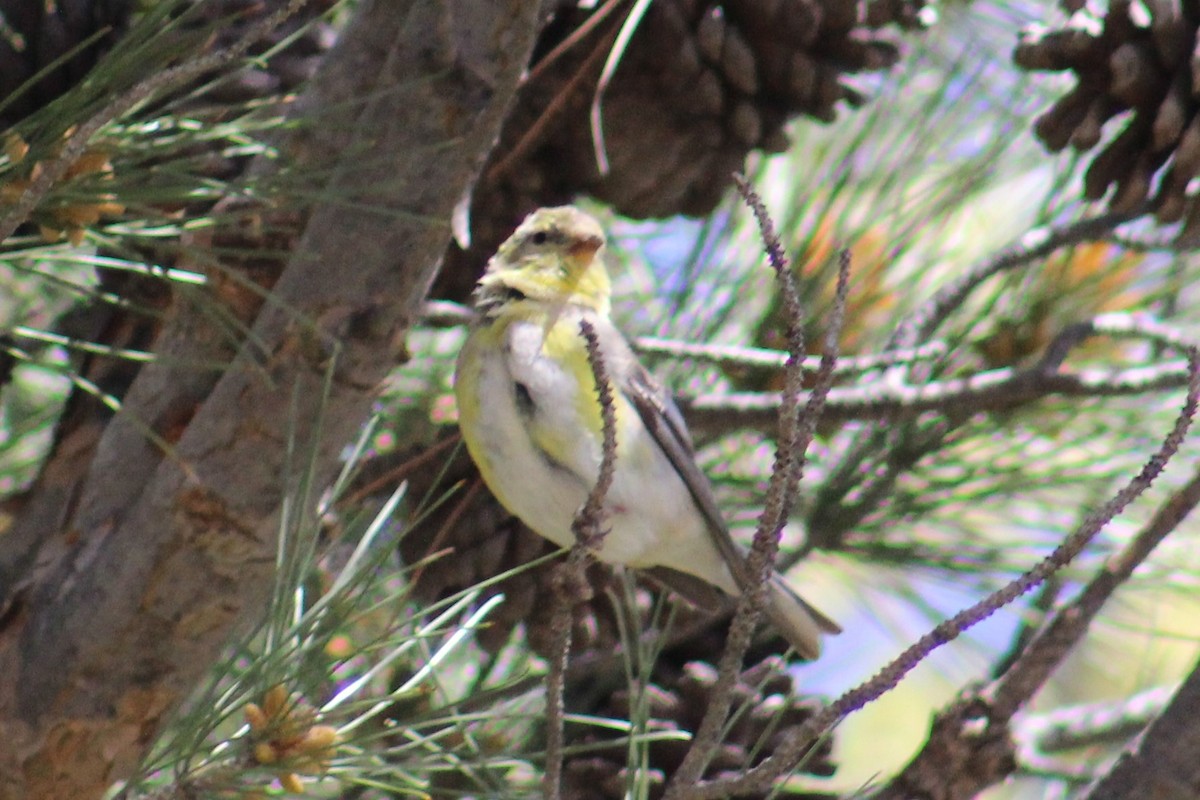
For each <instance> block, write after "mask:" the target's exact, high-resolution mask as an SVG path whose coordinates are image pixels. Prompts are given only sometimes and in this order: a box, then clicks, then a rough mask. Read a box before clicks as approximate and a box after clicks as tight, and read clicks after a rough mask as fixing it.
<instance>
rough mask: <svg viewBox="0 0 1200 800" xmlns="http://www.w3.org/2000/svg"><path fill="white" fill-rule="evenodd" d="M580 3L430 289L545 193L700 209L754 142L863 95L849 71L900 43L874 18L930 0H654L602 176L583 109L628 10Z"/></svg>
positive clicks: (770, 143) (460, 276)
mask: <svg viewBox="0 0 1200 800" xmlns="http://www.w3.org/2000/svg"><path fill="white" fill-rule="evenodd" d="M579 5H581V4H579V3H576V2H563V3H562V4H560V8H559V11H558V13H557V15H556V17H555V18H554V20H553V21H552V22H551V24H550V25H549V26H547V28H546V30H545V31H544V32H543V34H542V36H541V38H540V40H539V43H538V46H537V48H536V50H535V53H534V57H533V66H532V68H531V72H530V78H529V79H528V80H527V81H526V82H525V84H524V85H523V86H522V87H521V89H520V90H519V92H518V94H517V98H516V100H515V104H514V106H513V110H512V111H511V112H510V114H509V117H508V120H507V121H506V123H505V125H504V129H503V131H502V133H501V137H500V142H499V144H498V145H497V147H496V148H495V149H494V151H493V153H492V156H491V159H490V161H489V163H488V164H487V166H486V167H485V168H484V171H483V177H482V179H481V181H480V183H479V185H478V186H476V187H475V195H474V198H473V202H472V205H471V236H472V247H471V251H470V252H469V253H465V254H464V253H462V252H461V251H459V250H457V248H454V247H451V249H450V252H449V253H448V254H447V262H446V266H445V268H443V270H442V276H441V278H440V281H441V282H440V283H439V286H438V287H437V288H436V289H435V294H436V295H437V296H439V297H446V298H450V299H461V298H462V297H464V296H466V293H467V292H468V291H469V288H470V282H471V281H473V280H474V277H475V276H476V275H478V273H479V268H480V267H481V266H482V264H483V261H484V259H486V258H487V257H488V256H489V255H490V254H491V253H492V252H494V251H495V248H496V246H497V245H498V244H499V243H500V242H501V241H502V240H503V238H504V237H505V236H506V235H508V233H509V232H511V231H512V229H513V227H514V226H515V225H516V224H517V223H518V222H519V221H520V220H521V218H522V217H524V216H525V215H526V214H527V213H529V212H530V211H532V210H533V209H535V208H537V207H539V206H546V205H556V204H559V203H564V202H568V201H570V200H571V199H572V198H574V197H575V196H576V195H579V194H583V193H586V194H590V195H592V196H594V197H596V198H598V199H600V200H602V201H603V202H606V203H608V204H610V205H612V206H613V207H614V208H615V209H616V210H617V211H619V212H620V213H622V214H625V215H627V216H631V217H638V218H644V217H664V216H671V215H675V214H688V215H693V216H702V215H705V214H708V213H709V212H711V211H712V210H713V208H715V207H716V205H717V203H718V202H719V201H720V199H721V197H722V196H723V194H724V193H725V191H726V189H727V188H728V187H729V185H730V180H731V178H730V176H731V174H732V173H733V172H735V171H737V170H740V169H742V168H743V164H744V161H745V158H746V156H747V154H748V153H750V151H752V150H763V151H767V152H778V151H781V150H783V149H784V148H786V147H787V144H788V142H787V138H786V136H785V135H784V133H783V125H784V123H785V122H786V121H787V120H788V119H789V118H791V117H794V116H796V115H805V116H808V117H811V118H813V119H817V120H820V121H822V122H831V121H833V120H834V119H835V117H836V115H837V110H838V106H839V104H842V103H844V104H845V105H847V106H850V107H854V106H858V105H861V104H862V103H863V101H864V98H863V96H862V95H861V94H860V93H859V92H858V91H857V90H856V89H854V88H853V87H852V86H850V85H849V84H848V83H846V81H845V80H844V79H845V77H846V76H847V75H849V74H853V73H859V72H877V71H881V70H886V69H887V68H889V67H890V66H892V65H893V64H894V63H895V62H896V61H897V59H898V58H899V48H898V46H897V45H896V44H895V43H894V42H893V41H892V39H891V38H889V37H888V36H887V35H886V34H884V33H882V32H881V31H880V29H881V28H884V27H901V28H917V27H920V26H921V25H922V24H923V20H925V19H927V18H928V16H929V13H928V10H927V9H925V4H924V0H876V1H875V2H868V3H862V2H858V1H857V0H771V2H764V1H763V0H725V2H716V1H715V0H656V2H654V3H651V4H650V5H649V7H648V8H647V9H646V13H645V16H644V17H643V18H642V19H641V20H640V21H639V22H638V25H637V28H636V30H635V32H634V34H633V36H632V38H631V39H630V41H629V43H628V46H627V47H626V48H625V49H624V51H623V52H622V53H621V54H620V60H619V63H618V64H617V66H616V71H615V72H614V73H613V76H612V80H611V83H610V84H609V85H608V86H607V87H606V89H605V91H604V94H603V98H602V101H601V103H600V116H601V124H602V132H603V137H604V153H605V155H606V157H607V160H608V172H607V173H606V174H603V175H602V174H601V172H600V170H599V168H598V167H597V163H596V147H595V142H594V137H593V131H592V125H591V121H590V108H591V104H592V100H593V98H594V97H595V95H596V91H597V86H598V83H599V79H600V74H601V71H602V69H603V66H604V63H605V61H606V60H607V59H608V58H609V56H610V54H611V53H612V52H613V43H614V40H615V38H616V37H617V34H618V31H619V29H620V28H621V26H622V24H623V22H624V15H622V14H613V15H611V16H610V17H608V18H605V19H603V20H602V21H600V22H599V23H598V24H597V25H596V26H595V27H594V28H591V29H588V28H587V27H586V26H587V24H588V23H589V22H590V21H591V18H592V15H593V14H594V13H595V11H593V10H592V9H591V8H588V9H584V8H580V7H578V6H579ZM589 5H591V4H589ZM573 37H576V38H573ZM567 42H570V44H569V45H568V44H565V43H567ZM559 46H563V47H564V48H565V49H563V50H562V52H561V53H556V54H555V55H554V57H553V58H550V57H549V55H550V54H551V53H555V48H557V47H559Z"/></svg>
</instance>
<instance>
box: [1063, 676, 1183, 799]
mask: <svg viewBox="0 0 1200 800" xmlns="http://www.w3.org/2000/svg"><path fill="white" fill-rule="evenodd" d="M1198 719H1200V665H1197V666H1196V668H1195V669H1193V670H1192V674H1191V675H1189V676H1188V677H1187V680H1185V681H1184V682H1183V685H1182V686H1180V687H1179V691H1177V692H1176V693H1175V696H1174V697H1173V698H1171V702H1170V703H1169V704H1168V705H1167V707H1166V708H1165V709H1163V712H1162V714H1160V715H1159V717H1158V719H1156V720H1155V721H1154V722H1152V723H1151V724H1150V727H1149V728H1147V729H1146V731H1145V732H1144V733H1143V734H1142V735H1141V737H1139V738H1138V740H1137V743H1136V744H1135V745H1134V746H1133V748H1132V749H1130V751H1129V752H1127V753H1125V754H1124V755H1122V756H1121V757H1120V758H1119V759H1117V763H1116V764H1114V765H1113V767H1112V769H1111V770H1109V772H1108V774H1107V775H1105V776H1104V777H1103V778H1101V779H1100V780H1099V781H1097V782H1096V783H1095V784H1094V785H1093V786H1092V787H1091V789H1089V790H1088V791H1087V792H1086V793H1085V794H1084V797H1085V798H1086V800H1127V799H1131V798H1144V797H1152V798H1154V800H1192V798H1195V797H1200V758H1197V757H1196V754H1197V753H1200V726H1198V725H1197V724H1196V721H1197V720H1198Z"/></svg>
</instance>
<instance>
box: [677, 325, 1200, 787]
mask: <svg viewBox="0 0 1200 800" xmlns="http://www.w3.org/2000/svg"><path fill="white" fill-rule="evenodd" d="M1187 356H1188V362H1189V364H1190V366H1191V380H1190V382H1189V384H1188V393H1187V398H1186V399H1185V401H1184V405H1183V408H1182V410H1181V411H1180V413H1179V415H1178V416H1177V417H1176V419H1175V422H1174V424H1173V426H1172V428H1171V431H1170V432H1169V433H1168V434H1167V436H1166V437H1165V438H1164V440H1163V443H1162V445H1161V446H1160V447H1159V449H1158V450H1157V451H1156V452H1155V453H1154V454H1153V455H1152V456H1151V457H1150V458H1149V460H1148V461H1147V462H1146V464H1145V465H1144V466H1143V468H1142V469H1141V471H1140V472H1139V473H1138V474H1137V475H1136V476H1135V477H1133V478H1132V479H1131V480H1130V481H1129V482H1128V483H1127V484H1126V485H1125V486H1124V487H1122V488H1121V490H1120V491H1118V492H1117V493H1116V495H1114V496H1113V498H1112V499H1111V500H1109V501H1108V502H1107V503H1105V504H1104V506H1103V507H1102V508H1101V509H1100V510H1098V511H1096V512H1095V513H1093V514H1091V515H1089V516H1088V518H1087V519H1086V520H1084V522H1083V523H1081V525H1080V526H1079V527H1078V528H1077V529H1076V530H1075V531H1073V532H1072V533H1071V534H1070V536H1068V537H1067V538H1066V540H1065V541H1063V542H1062V543H1061V544H1060V545H1059V546H1058V547H1057V548H1055V550H1054V552H1052V553H1051V554H1050V555H1048V556H1046V557H1045V558H1044V559H1042V561H1040V562H1039V563H1038V564H1037V565H1035V566H1034V567H1033V568H1032V569H1030V570H1029V571H1028V572H1026V573H1025V574H1024V575H1022V576H1021V577H1020V578H1017V579H1016V580H1014V581H1012V582H1011V583H1009V584H1008V585H1006V586H1004V587H1003V588H1001V589H999V590H998V591H996V592H993V593H992V594H991V595H989V596H988V597H986V598H984V599H983V600H981V601H979V602H978V603H975V604H974V605H972V606H971V607H969V608H967V609H965V610H963V611H960V612H959V613H958V614H956V615H954V616H953V617H952V618H950V619H948V620H946V621H944V622H942V623H941V624H939V625H937V626H936V627H935V628H934V629H933V630H932V631H930V632H929V633H927V634H925V635H924V636H922V637H921V638H920V639H919V640H917V642H916V643H914V644H912V645H911V646H909V647H908V648H906V649H905V650H904V652H902V653H901V654H900V655H899V656H897V657H896V658H895V659H893V660H892V661H891V662H890V663H889V664H888V665H887V666H885V667H884V668H883V669H882V670H880V672H878V673H877V674H876V675H874V676H873V677H872V678H870V679H869V680H867V681H865V682H864V683H862V684H860V685H859V686H857V687H855V688H853V689H851V690H850V691H848V692H846V693H845V694H843V695H842V696H841V697H839V698H838V699H837V700H835V701H834V702H833V703H831V704H830V705H828V706H826V707H825V708H824V709H822V710H821V711H820V712H819V713H817V714H816V715H814V716H813V717H812V718H811V719H810V720H808V721H807V722H806V723H805V724H804V726H802V727H801V728H800V729H799V730H797V731H795V732H793V733H791V734H789V735H788V736H787V737H786V738H785V739H784V741H783V742H782V743H781V744H780V745H779V747H777V748H776V751H775V752H774V753H773V754H772V755H771V756H769V757H768V758H767V759H766V760H764V761H763V762H762V763H761V764H759V765H758V766H756V767H754V768H753V769H750V770H748V771H747V772H745V773H743V774H742V775H739V776H737V777H735V778H732V779H729V780H722V781H710V782H707V783H702V784H700V785H699V786H698V787H696V790H695V791H694V792H692V793H689V798H691V800H701V798H720V797H728V796H733V795H739V794H747V793H752V792H762V791H765V790H766V789H767V788H769V787H770V786H771V784H772V783H773V782H774V781H775V780H776V779H777V778H778V777H779V776H780V775H783V774H785V773H786V772H787V771H789V770H791V769H792V768H794V767H795V765H796V764H797V763H799V761H800V759H801V758H802V757H803V756H804V754H805V753H806V752H807V750H808V748H809V747H811V745H812V743H813V742H814V741H815V740H816V738H817V737H818V736H820V735H821V734H822V733H823V732H824V731H826V730H828V729H829V728H830V727H832V726H833V725H834V724H836V723H837V722H838V721H840V720H841V719H843V718H844V717H846V716H847V715H848V714H851V713H853V712H854V711H857V710H859V709H861V708H862V707H863V706H865V705H866V704H867V703H869V702H872V701H873V700H875V699H877V698H878V697H880V696H881V695H883V694H884V693H885V692H888V691H891V689H893V688H894V687H895V686H896V685H897V684H898V683H899V682H900V681H901V679H903V678H904V677H905V676H906V675H907V674H908V673H909V672H911V671H912V670H913V669H914V668H915V667H916V666H917V665H918V664H920V663H921V662H922V661H924V660H925V659H926V658H927V657H928V656H929V654H930V653H932V652H933V651H934V650H936V649H938V648H939V647H941V646H942V645H944V644H947V643H948V642H951V641H953V640H954V639H956V638H957V637H959V636H961V635H962V634H963V633H964V632H965V631H967V630H968V629H970V628H971V627H973V626H974V625H976V624H977V623H979V622H981V621H982V620H984V619H987V618H988V617H989V616H991V615H992V614H993V613H995V612H996V611H997V610H998V609H999V608H1001V607H1003V606H1005V605H1007V604H1008V603H1011V602H1012V601H1013V600H1016V599H1017V598H1018V597H1020V596H1021V595H1023V594H1025V593H1026V592H1028V591H1029V590H1031V589H1033V588H1035V587H1036V586H1038V585H1039V584H1040V583H1041V582H1042V581H1044V580H1045V579H1046V578H1048V577H1049V576H1050V575H1053V574H1055V573H1056V572H1057V571H1058V570H1060V569H1062V568H1063V567H1064V566H1066V565H1067V564H1069V563H1070V562H1071V561H1072V560H1074V558H1075V557H1076V556H1078V555H1079V553H1080V552H1081V551H1082V550H1083V549H1084V548H1085V547H1086V546H1087V545H1088V544H1089V543H1090V542H1091V541H1092V540H1093V539H1094V538H1095V536H1096V535H1097V534H1098V533H1099V532H1100V531H1101V530H1102V529H1103V528H1104V526H1105V525H1106V524H1107V523H1108V522H1109V521H1110V520H1112V518H1113V517H1115V516H1116V515H1117V514H1119V513H1120V512H1121V511H1122V510H1124V509H1125V507H1126V506H1128V505H1129V503H1131V502H1132V501H1133V500H1134V499H1136V498H1137V497H1138V496H1140V495H1141V494H1142V493H1143V492H1145V490H1146V489H1148V488H1149V487H1150V485H1151V483H1152V482H1153V481H1154V480H1155V478H1157V477H1158V475H1159V474H1161V472H1162V470H1163V469H1164V467H1165V466H1166V464H1167V462H1168V461H1169V460H1170V459H1171V457H1172V456H1173V455H1174V454H1175V453H1176V452H1177V451H1178V449H1179V446H1180V444H1181V443H1182V441H1183V437H1184V435H1185V434H1186V432H1187V430H1188V429H1189V427H1190V426H1191V423H1192V420H1193V418H1194V417H1195V414H1196V408H1197V404H1198V402H1200V355H1198V354H1197V351H1196V350H1195V349H1191V350H1189V351H1188V353H1187ZM1181 508H1182V506H1181V505H1180V504H1178V503H1176V502H1171V503H1168V509H1169V510H1168V509H1164V511H1163V512H1162V513H1161V514H1160V516H1161V517H1162V519H1163V520H1164V523H1165V524H1168V525H1171V526H1174V525H1178V519H1177V518H1176V516H1177V515H1178V514H1179V511H1180V509H1181ZM1171 529H1173V527H1172V528H1171ZM1164 535H1165V534H1164ZM1140 538H1141V537H1139V539H1140ZM1142 546H1144V545H1138V546H1137V552H1140V550H1141V548H1142ZM1133 547H1135V546H1134V545H1132V544H1131V548H1133ZM1129 552H1133V551H1130V550H1127V551H1126V553H1129ZM1143 557H1144V556H1143ZM1133 560H1135V559H1129V558H1128V557H1126V558H1125V559H1124V560H1121V559H1119V560H1118V563H1119V564H1129V566H1128V568H1129V569H1130V570H1132V561H1133ZM1124 568H1125V567H1124V566H1121V567H1119V569H1124ZM1114 574H1119V570H1114ZM1097 591H1099V590H1097ZM1108 591H1109V592H1110V593H1111V589H1109V590H1108ZM1086 593H1087V590H1085V594H1086ZM1089 602H1090V601H1089ZM1087 607H1090V606H1087ZM1063 616H1070V615H1063ZM1056 619H1058V617H1057V616H1056ZM1058 625H1059V626H1062V627H1066V626H1068V625H1069V623H1068V622H1066V621H1064V622H1062V623H1059V624H1058ZM1054 627H1056V625H1055V623H1051V626H1050V628H1054ZM1047 630H1049V628H1048V629H1047ZM1071 632H1073V629H1072V630H1071ZM1043 635H1044V636H1047V635H1050V634H1043ZM1054 635H1055V636H1058V635H1061V634H1058V633H1056V634H1054ZM1039 638H1040V637H1039ZM1035 647H1038V646H1037V642H1036V640H1035V642H1034V643H1033V644H1031V645H1030V647H1029V649H1027V650H1026V652H1025V654H1023V656H1022V658H1021V659H1018V662H1017V664H1015V665H1014V666H1013V670H1017V669H1020V670H1021V672H1022V673H1024V675H1026V676H1028V675H1032V674H1034V672H1033V670H1034V668H1035V667H1036V664H1035V662H1034V659H1035V658H1036V657H1037V656H1035V655H1030V654H1031V653H1033V652H1034V649H1035ZM1038 650H1039V652H1040V653H1041V654H1042V655H1043V656H1044V653H1045V651H1044V650H1041V648H1038ZM1026 658H1028V659H1029V661H1028V662H1027V663H1029V664H1033V665H1034V666H1024V667H1020V666H1019V665H1020V663H1021V661H1022V660H1023V659H1026ZM1055 664H1057V661H1056V662H1055ZM1011 673H1012V670H1010V674H1011ZM1004 681H1005V679H1003V678H1002V679H1001V685H999V686H998V687H997V690H996V691H995V692H994V693H993V697H994V698H995V700H994V708H995V709H997V710H999V711H1001V712H1002V713H1006V714H1007V715H1008V717H1009V718H1011V715H1012V713H1015V711H1016V709H1017V708H1019V706H1020V697H1021V695H1022V693H1023V692H1024V691H1027V684H1026V680H1025V677H1022V680H1021V682H1020V684H1018V685H1007V686H1006V685H1003V682H1004ZM1039 685H1040V684H1039Z"/></svg>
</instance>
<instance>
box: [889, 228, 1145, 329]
mask: <svg viewBox="0 0 1200 800" xmlns="http://www.w3.org/2000/svg"><path fill="white" fill-rule="evenodd" d="M1145 211H1146V209H1145V208H1143V207H1139V208H1137V209H1134V210H1133V211H1129V212H1125V213H1120V214H1118V213H1108V214H1101V215H1099V216H1096V217H1088V218H1087V219H1081V220H1079V221H1077V222H1073V223H1071V224H1069V225H1064V226H1062V227H1059V228H1037V229H1035V230H1032V231H1029V232H1027V233H1026V234H1025V235H1024V236H1022V237H1021V240H1020V241H1019V242H1017V243H1016V244H1014V245H1012V246H1010V247H1008V248H1006V249H1004V250H1002V251H1001V252H1000V253H999V254H998V255H995V256H993V257H991V258H989V259H987V260H985V261H982V262H980V263H978V264H976V265H974V266H972V267H970V268H969V269H968V270H967V271H966V272H965V273H964V274H963V275H962V276H960V277H959V278H957V279H955V280H953V281H951V282H950V283H948V284H946V285H945V286H943V287H942V288H941V289H940V290H939V291H938V292H937V294H935V295H934V296H933V297H931V298H930V299H929V300H928V301H926V302H925V303H924V304H923V305H922V306H921V307H920V308H918V309H917V310H916V311H915V312H914V313H913V314H912V315H910V316H909V317H908V319H906V320H905V321H904V322H903V323H901V324H900V326H899V327H898V328H897V329H896V332H895V333H894V334H892V338H891V341H890V342H889V343H888V347H889V349H890V348H892V347H912V346H914V345H916V344H917V343H918V342H921V341H923V340H925V339H928V338H929V337H930V336H932V335H933V332H934V331H935V330H937V328H938V326H939V325H941V324H942V322H943V321H945V319H946V318H947V317H948V316H949V315H950V314H951V313H952V312H953V311H954V310H955V309H957V308H958V307H959V306H961V305H962V304H963V301H965V300H966V299H967V296H968V295H970V294H971V292H973V291H974V290H975V289H976V288H977V287H978V286H979V285H980V284H981V283H983V282H984V281H986V280H987V279H988V278H990V277H992V276H993V275H999V274H1001V273H1003V272H1008V271H1009V270H1013V269H1017V268H1019V267H1024V266H1028V265H1029V264H1032V263H1033V262H1034V261H1037V260H1038V259H1040V258H1045V257H1046V256H1048V255H1050V254H1051V253H1053V252H1054V251H1055V250H1058V249H1059V248H1062V247H1067V246H1069V245H1073V244H1079V243H1080V242H1086V241H1091V240H1094V239H1099V238H1102V237H1105V236H1107V235H1109V234H1110V233H1111V232H1112V230H1113V229H1114V228H1116V227H1117V226H1118V225H1121V224H1122V223H1125V222H1128V221H1130V220H1132V219H1136V218H1137V217H1139V216H1141V215H1142V214H1144V213H1145Z"/></svg>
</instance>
